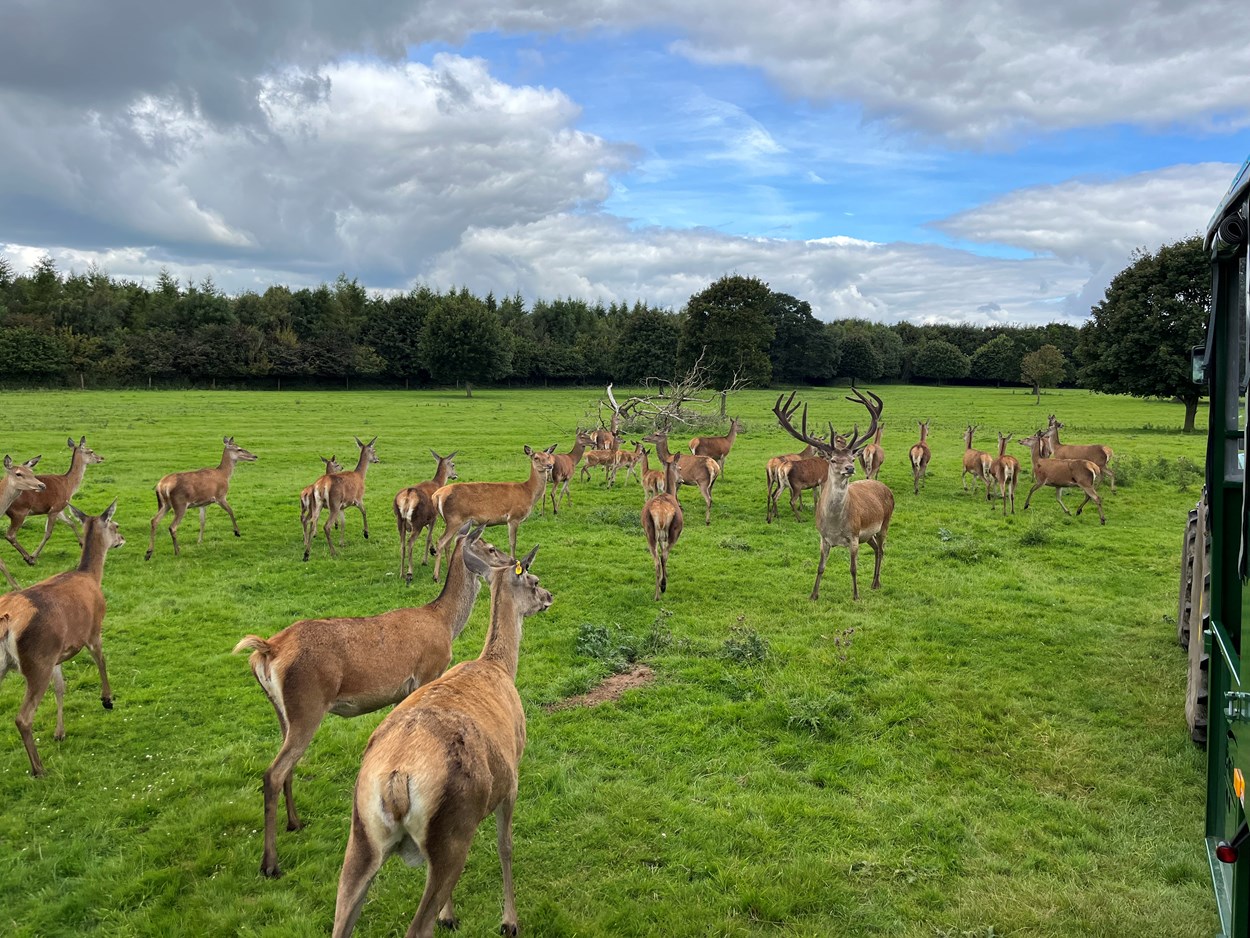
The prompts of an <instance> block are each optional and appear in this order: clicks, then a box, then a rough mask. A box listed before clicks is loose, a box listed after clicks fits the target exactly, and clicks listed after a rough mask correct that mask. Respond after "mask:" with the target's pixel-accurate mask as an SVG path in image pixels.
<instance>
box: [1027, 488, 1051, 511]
mask: <svg viewBox="0 0 1250 938" xmlns="http://www.w3.org/2000/svg"><path fill="white" fill-rule="evenodd" d="M1045 484H1046V483H1045V482H1034V483H1033V488H1031V489H1029V494H1028V495H1026V496H1025V497H1024V510H1025V511H1028V510H1029V502H1031V501H1032V500H1033V493H1034V492H1036V491H1037V490H1038V489H1040V488H1041V487H1042V486H1043V485H1045Z"/></svg>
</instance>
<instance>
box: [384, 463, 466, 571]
mask: <svg viewBox="0 0 1250 938" xmlns="http://www.w3.org/2000/svg"><path fill="white" fill-rule="evenodd" d="M458 452H460V450H452V451H451V452H450V453H448V454H447V455H446V456H440V455H438V453H436V452H434V450H430V455H432V456H433V457H434V458H435V459H437V460H438V463H437V465H436V466H435V467H434V478H433V479H430V480H429V481H428V482H420V483H418V484H417V485H410V486H408V488H406V489H400V490H399V492H398V493H397V494H396V495H395V503H394V506H393V507H394V510H395V523H396V525H397V526H398V527H399V575H400V576H402V577H403V578H404V580H405V581H406V582H408V583H411V582H412V556H413V551H412V546H413V542H415V541H416V539H417V538H418V537H419V536H420V534H421V531H422V529H424V530H425V553H423V554H422V555H421V566H423V567H424V566H425V562H426V561H427V560H428V559H429V556H430V544H431V542H432V541H433V539H434V522H435V520H436V519H437V518H438V512H437V511H435V510H434V493H435V492H437V491H438V490H439V489H441V488H442V487H443V486H444V485H446V484H447V483H448V482H451V481H452V480H454V479H457V478H459V476H457V475H456V464H455V462H453V458H454V457H455V455H456V453H458Z"/></svg>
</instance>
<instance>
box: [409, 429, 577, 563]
mask: <svg viewBox="0 0 1250 938" xmlns="http://www.w3.org/2000/svg"><path fill="white" fill-rule="evenodd" d="M554 452H555V445H554V444H552V445H551V446H549V447H548V448H547V449H533V448H532V447H530V446H526V447H525V455H526V456H528V457H529V461H530V476H529V478H528V479H526V480H525V481H524V482H461V483H460V484H459V485H444V486H443V487H442V488H441V489H439V490H438V491H437V492H435V493H434V496H433V498H434V510H435V511H437V512H438V515H439V517H440V518H442V519H443V521H444V523H445V524H446V528H445V529H444V531H443V536H442V537H441V538H440V539H439V542H438V546H437V547H436V548H435V551H436V556H435V558H434V581H435V582H438V574H439V569H440V566H441V564H442V560H443V555H444V553H445V552H446V550H447V545H448V543H450V541H451V539H452V537H454V536H455V533H456V531H457V530H459V528H460V526H461V525H463V524H466V523H472V524H482V525H485V526H486V527H488V528H489V527H494V526H496V525H500V524H506V525H507V526H508V550H509V552H510V553H511V554H512V556H513V557H515V556H516V535H517V529H518V528H520V527H521V522H522V521H524V520H525V519H526V518H528V517H529V516H530V513H531V512H532V511H533V510H534V506H535V505H537V504H538V502H539V500H540V499H542V498H543V497H544V496H545V493H546V490H547V480H548V479H549V478H551V467H552V465H553V463H554V462H555V456H554V455H552V454H553V453H554Z"/></svg>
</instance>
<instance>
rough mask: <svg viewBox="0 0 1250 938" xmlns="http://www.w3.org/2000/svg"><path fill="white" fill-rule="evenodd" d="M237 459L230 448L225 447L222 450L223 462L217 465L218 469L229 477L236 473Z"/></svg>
mask: <svg viewBox="0 0 1250 938" xmlns="http://www.w3.org/2000/svg"><path fill="white" fill-rule="evenodd" d="M235 462H237V460H236V459H235V458H234V457H233V456H231V455H230V450H228V449H223V450H222V451H221V462H220V463H219V464H218V465H217V471H218V472H220V473H222V474H223V475H224V476H225V477H226V478H227V479H228V478H230V477H231V476H232V475H234V464H235Z"/></svg>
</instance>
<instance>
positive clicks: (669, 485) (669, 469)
mask: <svg viewBox="0 0 1250 938" xmlns="http://www.w3.org/2000/svg"><path fill="white" fill-rule="evenodd" d="M677 486H678V482H677V460H676V459H670V460H669V461H668V462H667V463H665V465H664V492H665V493H666V494H668V495H672V496H673V498H676V497H677Z"/></svg>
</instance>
